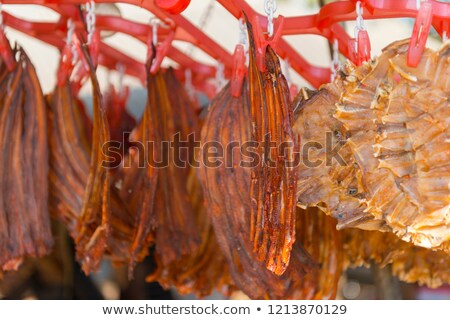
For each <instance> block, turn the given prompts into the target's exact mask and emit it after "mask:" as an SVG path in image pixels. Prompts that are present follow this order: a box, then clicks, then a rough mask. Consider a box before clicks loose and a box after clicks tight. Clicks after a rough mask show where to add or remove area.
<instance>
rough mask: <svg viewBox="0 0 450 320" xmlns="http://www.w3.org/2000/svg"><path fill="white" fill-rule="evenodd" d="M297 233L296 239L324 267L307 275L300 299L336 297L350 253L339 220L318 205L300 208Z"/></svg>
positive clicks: (301, 285)
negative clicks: (348, 253) (340, 229)
mask: <svg viewBox="0 0 450 320" xmlns="http://www.w3.org/2000/svg"><path fill="white" fill-rule="evenodd" d="M296 235H297V238H296V241H297V242H299V243H302V244H303V246H304V247H305V250H306V251H308V253H309V254H310V255H311V257H312V258H313V259H314V261H315V262H316V263H317V264H318V265H319V266H320V267H319V268H316V269H313V270H311V271H310V272H308V273H307V274H306V275H305V278H304V280H303V281H302V283H301V284H300V285H299V288H298V290H299V291H301V293H302V295H301V297H299V299H334V298H335V296H336V293H337V289H338V281H339V279H340V276H341V274H342V271H343V269H344V255H345V252H346V251H345V250H343V242H342V232H340V231H338V230H337V229H336V220H335V219H333V218H331V217H329V216H327V215H325V214H324V213H322V212H321V211H320V210H319V209H318V208H308V209H307V210H303V209H300V208H297V229H296Z"/></svg>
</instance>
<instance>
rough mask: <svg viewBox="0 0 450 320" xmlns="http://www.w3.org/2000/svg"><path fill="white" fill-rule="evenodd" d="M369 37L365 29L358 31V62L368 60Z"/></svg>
mask: <svg viewBox="0 0 450 320" xmlns="http://www.w3.org/2000/svg"><path fill="white" fill-rule="evenodd" d="M370 50H371V47H370V38H369V34H368V33H367V30H360V31H359V32H358V64H359V65H360V64H361V63H363V62H364V61H369V60H370Z"/></svg>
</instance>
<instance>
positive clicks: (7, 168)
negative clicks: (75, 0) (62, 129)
mask: <svg viewBox="0 0 450 320" xmlns="http://www.w3.org/2000/svg"><path fill="white" fill-rule="evenodd" d="M14 53H15V54H18V56H19V57H18V63H17V64H16V66H15V68H14V70H12V71H11V72H9V71H7V69H6V66H5V64H4V63H3V62H0V104H1V112H0V123H1V129H0V141H1V143H0V146H1V152H0V163H1V166H0V177H1V178H2V183H1V188H2V189H1V191H0V271H2V270H4V271H7V270H16V269H17V268H18V267H19V266H20V264H21V263H22V261H23V260H24V258H26V257H29V256H32V257H41V256H43V255H46V254H48V253H49V252H50V250H51V247H52V244H53V240H52V235H51V230H50V219H49V216H48V208H47V203H48V183H47V172H48V144H47V121H46V116H45V108H46V106H45V99H44V96H43V94H42V90H41V87H40V85H39V80H38V77H37V75H36V71H35V69H34V67H33V66H32V64H31V61H30V60H29V59H28V56H27V55H26V54H25V52H24V51H23V50H21V49H19V50H18V52H14Z"/></svg>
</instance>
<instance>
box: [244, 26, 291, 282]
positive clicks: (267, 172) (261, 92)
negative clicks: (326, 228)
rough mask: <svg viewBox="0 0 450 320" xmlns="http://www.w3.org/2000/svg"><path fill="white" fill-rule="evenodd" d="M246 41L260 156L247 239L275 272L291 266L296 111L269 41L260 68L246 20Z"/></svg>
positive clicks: (254, 131) (255, 169)
mask: <svg viewBox="0 0 450 320" xmlns="http://www.w3.org/2000/svg"><path fill="white" fill-rule="evenodd" d="M247 28H248V30H249V40H250V41H249V42H250V63H249V86H250V89H249V90H250V101H251V117H252V139H253V141H254V142H255V143H258V147H257V148H256V152H257V154H258V155H259V159H260V161H259V162H258V163H257V164H256V165H255V166H254V167H252V183H251V192H250V193H251V198H252V209H251V211H252V218H251V221H250V224H251V231H250V238H251V240H252V241H253V243H254V250H255V251H256V252H257V253H258V254H257V257H258V259H260V260H262V261H264V262H265V264H266V266H267V268H268V269H269V270H271V271H272V272H273V273H275V274H277V275H281V274H283V272H284V271H285V270H286V268H287V266H288V265H289V257H290V252H291V249H292V245H293V243H294V241H295V204H296V199H295V194H296V189H297V169H296V168H295V166H294V160H295V159H294V158H295V156H294V155H295V152H296V151H298V148H297V147H298V141H297V138H296V136H295V135H294V133H293V131H292V125H293V123H294V116H293V112H292V109H291V101H290V93H289V86H288V84H287V82H286V79H285V78H284V76H283V75H282V73H281V68H280V62H279V60H278V57H277V56H276V54H275V52H274V51H273V49H272V48H271V47H270V46H269V47H267V51H266V52H265V64H266V68H267V71H265V72H260V71H259V70H258V67H257V63H256V50H255V44H254V41H253V36H252V28H251V25H250V24H247Z"/></svg>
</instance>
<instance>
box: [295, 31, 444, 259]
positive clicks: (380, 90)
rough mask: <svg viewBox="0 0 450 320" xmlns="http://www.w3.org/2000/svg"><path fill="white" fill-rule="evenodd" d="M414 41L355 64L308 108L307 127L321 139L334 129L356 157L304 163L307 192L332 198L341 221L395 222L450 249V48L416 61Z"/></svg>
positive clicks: (363, 224) (303, 194)
mask: <svg viewBox="0 0 450 320" xmlns="http://www.w3.org/2000/svg"><path fill="white" fill-rule="evenodd" d="M407 49H408V41H407V40H405V41H399V42H396V43H393V44H391V45H390V46H388V47H387V48H385V49H384V50H383V54H382V55H381V56H380V57H379V58H378V59H377V60H374V61H371V62H370V63H366V64H364V65H363V66H361V67H359V68H355V67H354V66H353V65H351V64H347V66H346V68H345V69H344V70H343V75H342V78H341V79H338V80H337V81H336V82H335V84H332V85H328V86H326V87H325V88H323V90H321V91H320V92H319V93H318V95H319V97H317V98H314V99H313V101H311V99H310V100H308V101H307V102H306V104H305V105H304V106H303V107H302V108H303V111H302V115H301V116H300V117H299V119H298V122H297V123H296V128H297V132H299V133H300V134H302V135H306V136H308V135H309V136H310V137H312V138H314V139H315V138H316V137H315V135H318V134H322V135H324V132H323V131H324V130H323V128H330V129H334V131H333V130H332V131H333V132H334V134H335V136H340V137H343V139H342V140H343V141H342V143H343V148H342V152H341V154H343V158H344V160H345V163H346V165H344V166H342V167H343V168H337V165H336V163H334V164H333V165H331V166H328V167H327V168H326V169H325V170H322V171H321V172H317V170H318V169H317V168H314V169H310V168H307V167H305V166H304V167H303V168H301V169H300V176H301V178H300V181H299V188H300V190H299V201H300V203H302V204H305V205H321V204H324V206H325V207H326V210H328V212H330V213H331V214H332V215H333V216H334V217H335V218H337V219H338V220H339V224H338V227H340V228H343V227H349V226H354V227H358V228H363V229H368V230H380V231H388V232H392V233H394V234H395V235H397V236H398V237H399V238H401V239H403V240H405V241H409V242H411V243H413V244H415V245H418V246H422V247H425V248H432V249H443V250H445V251H447V252H450V245H449V244H450V241H449V239H450V222H449V221H448V217H447V216H448V210H449V208H450V197H449V183H450V170H449V168H450V153H449V152H448V148H449V145H448V143H449V141H450V139H449V138H448V137H449V130H450V127H449V126H448V124H447V122H446V119H447V118H448V116H449V114H448V113H449V112H450V108H449V89H450V84H449V82H448V81H447V79H448V70H449V59H448V54H449V52H450V50H449V47H448V44H447V45H444V47H443V48H442V49H441V50H440V51H438V52H433V51H432V50H426V51H425V52H424V55H423V57H422V60H421V62H420V64H419V65H418V67H417V68H411V67H408V66H407V64H406V56H407ZM331 92H334V93H333V94H331V95H332V96H333V97H332V98H326V97H325V96H326V95H328V96H330V93H331ZM325 100H327V101H325ZM309 101H311V102H309ZM335 102H337V104H336V106H335V105H334V103H335ZM330 103H331V106H330ZM313 109H315V110H316V111H313ZM311 113H316V120H317V121H316V122H312V121H311V119H310V117H309V116H307V115H308V114H311ZM332 117H334V118H335V119H332ZM314 131H315V132H320V133H314ZM322 139H323V138H322ZM304 143H306V142H305V141H302V144H304ZM320 156H323V154H321V155H320ZM347 161H348V162H347ZM315 191H317V194H314V192H315Z"/></svg>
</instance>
